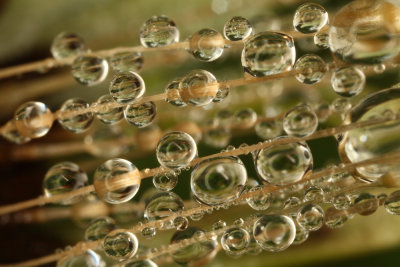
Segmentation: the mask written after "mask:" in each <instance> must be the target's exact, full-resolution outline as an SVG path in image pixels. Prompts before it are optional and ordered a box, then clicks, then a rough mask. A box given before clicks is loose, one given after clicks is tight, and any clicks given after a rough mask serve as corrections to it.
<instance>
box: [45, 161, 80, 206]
mask: <svg viewBox="0 0 400 267" xmlns="http://www.w3.org/2000/svg"><path fill="white" fill-rule="evenodd" d="M87 184H88V177H87V175H86V173H85V172H84V171H82V170H81V169H80V168H79V166H78V165H77V164H75V163H73V162H69V161H65V162H61V163H58V164H56V165H54V166H52V167H51V168H50V169H49V170H48V171H47V172H46V175H45V176H44V180H43V190H44V194H45V195H46V197H51V196H55V195H58V194H63V193H68V192H72V191H74V190H76V189H79V188H81V187H84V186H86V185H87ZM80 199H81V197H74V198H71V199H67V200H64V201H62V204H64V205H67V204H71V203H75V202H77V201H79V200H80Z"/></svg>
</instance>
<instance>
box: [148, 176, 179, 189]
mask: <svg viewBox="0 0 400 267" xmlns="http://www.w3.org/2000/svg"><path fill="white" fill-rule="evenodd" d="M153 184H154V186H155V187H156V188H157V189H158V190H161V191H170V190H172V189H174V188H175V186H176V185H177V184H178V176H177V175H176V174H175V173H174V172H169V173H164V174H159V175H155V176H153Z"/></svg>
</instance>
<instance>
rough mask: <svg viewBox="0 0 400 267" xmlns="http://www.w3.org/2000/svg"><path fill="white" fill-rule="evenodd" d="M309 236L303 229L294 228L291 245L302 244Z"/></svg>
mask: <svg viewBox="0 0 400 267" xmlns="http://www.w3.org/2000/svg"><path fill="white" fill-rule="evenodd" d="M308 236H309V232H308V231H307V230H306V229H304V228H303V227H296V236H295V238H294V240H293V245H300V244H303V243H304V242H305V241H306V240H307V239H308Z"/></svg>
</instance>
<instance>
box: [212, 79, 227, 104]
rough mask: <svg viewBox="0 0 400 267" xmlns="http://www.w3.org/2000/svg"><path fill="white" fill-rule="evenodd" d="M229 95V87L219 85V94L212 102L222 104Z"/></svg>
mask: <svg viewBox="0 0 400 267" xmlns="http://www.w3.org/2000/svg"><path fill="white" fill-rule="evenodd" d="M228 95H229V86H228V85H222V86H221V84H220V85H219V87H218V91H217V94H216V95H215V97H214V99H213V100H212V101H213V102H215V103H219V102H222V101H223V100H225V99H226V98H227V97H228Z"/></svg>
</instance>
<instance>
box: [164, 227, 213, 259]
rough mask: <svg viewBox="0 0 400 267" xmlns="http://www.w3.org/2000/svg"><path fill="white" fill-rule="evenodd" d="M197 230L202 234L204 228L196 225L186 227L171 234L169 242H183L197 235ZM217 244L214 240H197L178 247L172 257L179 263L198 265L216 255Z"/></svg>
mask: <svg viewBox="0 0 400 267" xmlns="http://www.w3.org/2000/svg"><path fill="white" fill-rule="evenodd" d="M198 232H201V233H202V234H203V235H204V230H202V229H200V228H197V227H188V228H187V229H186V230H184V231H178V232H176V233H175V234H174V235H173V236H172V238H171V244H174V243H178V242H184V241H185V240H188V239H190V238H193V237H195V236H197V233H198ZM217 244H218V243H217V242H216V241H215V240H199V241H197V242H194V243H191V244H187V245H186V246H183V247H181V248H179V249H178V250H176V251H175V252H173V253H172V258H173V259H174V261H175V262H176V263H178V264H181V265H187V266H198V265H200V264H201V265H202V264H207V263H208V262H210V261H211V260H212V259H213V258H214V256H215V255H216V248H217Z"/></svg>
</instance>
